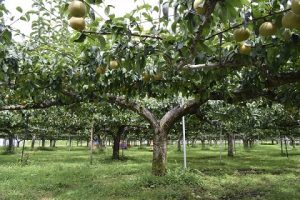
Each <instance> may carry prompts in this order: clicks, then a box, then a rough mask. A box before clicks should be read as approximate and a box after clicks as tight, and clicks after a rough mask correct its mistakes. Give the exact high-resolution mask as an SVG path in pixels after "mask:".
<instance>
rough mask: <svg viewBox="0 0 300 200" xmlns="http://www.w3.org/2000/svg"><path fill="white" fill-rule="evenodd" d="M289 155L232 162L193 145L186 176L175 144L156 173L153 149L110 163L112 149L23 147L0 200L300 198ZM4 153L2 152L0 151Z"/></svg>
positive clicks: (5, 166)
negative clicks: (91, 159)
mask: <svg viewBox="0 0 300 200" xmlns="http://www.w3.org/2000/svg"><path fill="white" fill-rule="evenodd" d="M289 150H290V151H289V158H286V157H282V156H281V155H280V147H279V146H278V145H256V146H255V147H254V148H253V149H251V150H250V151H244V150H243V149H242V147H239V146H238V147H237V154H236V156H235V157H234V158H228V157H227V156H226V153H225V152H224V154H223V155H222V162H220V161H219V148H218V147H213V146H211V147H208V148H207V149H205V150H202V149H201V147H196V148H192V147H189V148H188V151H187V155H188V157H187V161H188V166H189V170H187V171H185V172H184V173H183V171H182V168H181V166H182V153H180V152H177V151H176V149H175V147H172V146H170V147H169V151H168V167H169V172H168V175H167V176H165V177H153V176H151V173H150V172H151V158H152V152H150V151H149V150H147V149H138V148H137V147H133V148H131V149H129V150H126V151H125V159H124V160H123V161H112V160H111V159H110V156H111V147H108V148H107V149H106V150H105V151H102V152H97V153H94V154H93V157H94V162H93V164H92V165H90V163H89V153H88V151H87V149H86V147H72V149H71V151H68V148H66V147H63V146H60V147H57V148H55V149H54V150H51V151H50V150H48V151H46V150H44V151H41V150H34V151H30V150H29V149H26V150H25V151H26V157H27V164H26V165H21V164H20V163H19V162H18V160H19V158H20V154H21V150H20V148H19V149H17V152H16V154H12V155H4V154H0V200H4V199H5V200H6V199H13V200H18V199H22V200H23V199H28V200H34V199H41V200H50V199H70V200H76V199H78V200H83V199H99V200H102V199H103V200H105V199H107V200H114V199H118V200H119V199H121V200H123V199H138V200H142V199H145V200H148V199H158V200H162V199H270V200H274V199H286V200H293V199H295V200H299V199H300V147H299V146H297V147H296V149H292V148H289ZM0 151H2V150H0Z"/></svg>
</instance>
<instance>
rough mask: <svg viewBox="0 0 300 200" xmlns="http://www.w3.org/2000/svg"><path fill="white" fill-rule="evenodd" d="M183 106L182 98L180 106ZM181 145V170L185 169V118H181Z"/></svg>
mask: <svg viewBox="0 0 300 200" xmlns="http://www.w3.org/2000/svg"><path fill="white" fill-rule="evenodd" d="M183 105H184V100H183V98H182V106H183ZM182 135H183V136H182V143H183V168H184V169H186V141H185V118H184V116H183V117H182Z"/></svg>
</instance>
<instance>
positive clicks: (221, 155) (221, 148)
mask: <svg viewBox="0 0 300 200" xmlns="http://www.w3.org/2000/svg"><path fill="white" fill-rule="evenodd" d="M220 128H221V130H220V162H221V161H222V143H223V142H222V124H220Z"/></svg>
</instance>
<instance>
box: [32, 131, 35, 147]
mask: <svg viewBox="0 0 300 200" xmlns="http://www.w3.org/2000/svg"><path fill="white" fill-rule="evenodd" d="M34 145H35V134H33V135H32V139H31V149H34Z"/></svg>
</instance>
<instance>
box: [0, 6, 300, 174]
mask: <svg viewBox="0 0 300 200" xmlns="http://www.w3.org/2000/svg"><path fill="white" fill-rule="evenodd" d="M135 1H136V2H137V6H136V7H135V8H133V9H132V11H131V12H129V13H127V14H125V15H124V16H121V17H120V16H118V13H114V12H112V10H113V6H112V5H110V4H109V1H108V0H84V1H71V0H70V1H68V0H33V1H32V2H33V4H32V10H30V11H28V12H23V10H22V8H20V7H18V8H17V10H18V11H19V12H20V13H21V17H20V18H17V17H14V18H13V19H11V20H12V21H13V23H14V21H19V20H23V21H26V22H27V23H31V28H32V32H31V33H30V35H25V34H24V33H23V32H22V29H21V30H16V29H14V28H12V24H11V23H8V22H7V21H5V20H4V19H5V18H3V17H1V21H0V23H1V26H0V32H1V34H0V63H1V65H0V66H1V67H0V84H1V86H0V90H1V95H0V97H1V98H0V110H1V111H2V114H1V115H3V116H6V117H7V116H8V115H12V116H10V118H9V120H8V122H10V126H11V125H12V124H13V125H16V124H18V117H14V118H13V116H14V115H18V113H19V112H20V111H18V110H21V111H22V112H23V113H24V112H27V113H28V112H29V113H30V112H31V115H33V116H32V117H35V118H39V119H36V121H40V123H37V124H40V125H41V124H43V125H47V124H48V123H47V122H49V123H52V122H53V124H52V127H55V126H58V124H55V123H60V126H61V128H63V127H66V126H69V125H70V124H73V126H72V127H73V128H74V126H75V125H77V126H80V127H89V126H90V125H89V121H92V120H94V122H95V124H96V125H98V126H100V127H101V126H102V125H103V126H104V125H105V126H106V127H110V126H116V124H119V125H122V124H123V125H124V123H125V124H128V123H131V124H134V125H141V124H142V126H143V127H144V128H146V129H149V130H150V131H151V138H152V139H153V140H154V147H153V148H154V150H153V163H152V169H153V173H154V174H155V175H164V174H165V173H166V167H167V153H166V152H167V139H168V137H169V135H170V134H171V133H172V128H173V127H174V124H175V122H176V121H178V120H179V119H181V117H182V116H186V115H192V114H196V116H198V117H199V116H200V118H201V119H202V120H200V121H199V120H195V122H194V123H195V124H198V125H199V126H201V124H202V123H204V122H203V121H205V120H203V119H207V118H210V119H213V118H218V117H219V118H220V119H222V120H224V121H226V120H228V121H230V119H231V118H230V117H232V120H236V121H239V120H240V121H243V120H244V122H247V123H249V126H248V128H249V127H251V126H252V125H251V122H253V123H254V122H255V120H256V119H252V121H249V120H248V119H249V118H242V117H239V113H247V112H249V109H250V108H251V109H252V111H253V108H256V107H257V106H258V105H265V106H270V107H272V104H274V106H275V108H274V110H276V109H278V108H280V109H279V110H281V111H282V112H281V113H284V112H285V111H284V110H287V111H286V112H287V113H286V115H287V116H288V117H287V119H289V120H287V121H289V122H291V123H292V124H293V123H295V122H296V120H297V117H298V116H299V105H300V93H299V88H300V85H299V81H300V59H299V56H300V48H299V47H300V36H299V33H300V32H299V30H300V1H299V0H293V1H289V0H270V1H262V0H195V1H193V0H157V1H151V3H147V2H145V1H144V2H143V3H141V2H139V1H137V0H135ZM1 2H2V3H1V4H0V15H1V16H6V15H8V14H9V12H8V10H7V9H6V8H5V6H4V4H3V1H1ZM138 2H139V3H138ZM148 2H150V1H148ZM14 36H16V37H19V38H22V41H21V42H16V41H15V40H14ZM181 99H184V103H183V104H182V103H181ZM41 109H42V110H41ZM115 109H117V110H115ZM237 109H238V110H237ZM57 110H59V112H58V111H57ZM70 110H71V111H72V112H71V113H73V114H74V113H77V114H76V117H72V116H69V117H68V116H67V114H66V115H63V114H62V113H67V112H69V111H70ZM128 110H130V111H131V112H128ZM217 110H218V111H217ZM230 110H231V111H230ZM247 110H248V111H247ZM132 111H133V112H132ZM229 111H230V112H229ZM43 112H45V113H44V114H43ZM215 112H216V113H221V114H219V115H217V114H215ZM234 112H235V114H234ZM270 112H271V111H270ZM274 112H275V111H274ZM9 113H10V114H9ZM222 113H223V114H224V113H229V114H227V115H226V116H227V117H224V116H223V115H222ZM230 113H231V114H230ZM262 113H264V112H262ZM276 113H278V112H276ZM269 114H270V115H271V117H273V116H274V117H275V116H276V115H272V114H271V113H269ZM74 115H75V114H74ZM221 115H222V116H223V118H222V116H221ZM262 116H263V117H264V119H265V120H268V118H269V117H268V116H269V115H268V114H266V113H264V114H263V115H262ZM19 117H20V116H19ZM122 117H123V118H122ZM3 118H5V117H3ZM112 118H114V119H112ZM125 118H126V119H125ZM14 119H15V120H16V121H14V122H12V120H14ZM142 119H143V120H142ZM279 119H280V117H279ZM279 119H278V120H279ZM73 120H74V121H73ZM253 120H254V121H253ZM117 121H118V123H116V122H117ZM275 121H276V120H275ZM62 122H64V124H63V123H62ZM274 123H275V122H274ZM265 124H269V123H268V122H267V121H266V122H265ZM10 126H8V127H7V128H9V127H10ZM203 126H204V125H203ZM228 126H230V124H229V125H228ZM20 127H22V123H21V125H20ZM80 127H78V128H79V129H80ZM204 129H205V128H204ZM240 129H241V130H242V129H243V128H242V127H240Z"/></svg>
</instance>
